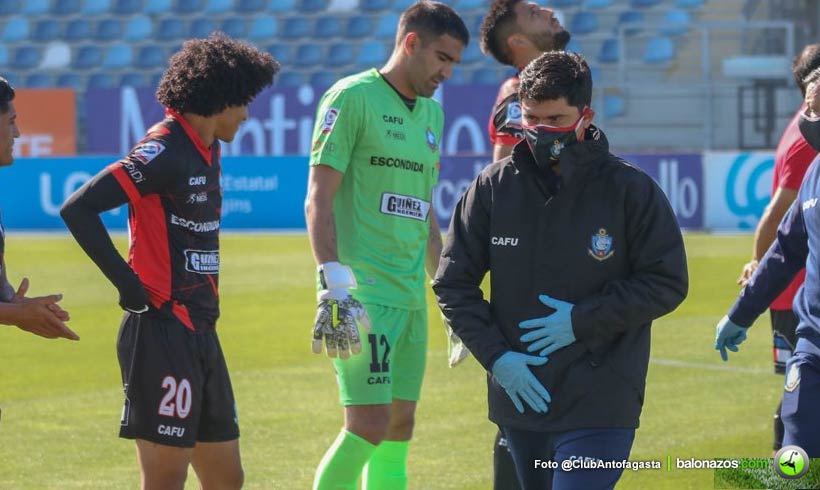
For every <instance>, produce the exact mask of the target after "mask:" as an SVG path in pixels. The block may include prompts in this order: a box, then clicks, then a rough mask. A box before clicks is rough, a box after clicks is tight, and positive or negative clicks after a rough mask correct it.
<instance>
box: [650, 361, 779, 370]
mask: <svg viewBox="0 0 820 490" xmlns="http://www.w3.org/2000/svg"><path fill="white" fill-rule="evenodd" d="M649 362H650V363H652V364H659V365H661V366H670V367H681V368H695V369H710V370H712V371H728V372H732V373H748V374H772V371H771V370H769V369H760V368H744V367H737V366H729V365H726V366H722V365H717V364H703V363H699V362H687V361H677V360H675V359H658V358H656V357H653V358H651V359H650V360H649Z"/></svg>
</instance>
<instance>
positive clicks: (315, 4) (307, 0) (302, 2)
mask: <svg viewBox="0 0 820 490" xmlns="http://www.w3.org/2000/svg"><path fill="white" fill-rule="evenodd" d="M326 8H327V0H299V5H298V6H297V7H296V9H297V11H298V12H308V13H309V12H320V11H322V10H325V9H326Z"/></svg>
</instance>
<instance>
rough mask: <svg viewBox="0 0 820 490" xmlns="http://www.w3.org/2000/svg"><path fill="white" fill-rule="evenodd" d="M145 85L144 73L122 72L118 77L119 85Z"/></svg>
mask: <svg viewBox="0 0 820 490" xmlns="http://www.w3.org/2000/svg"><path fill="white" fill-rule="evenodd" d="M145 85H146V80H145V75H144V74H142V73H138V72H127V73H123V74H122V77H121V78H120V87H144V86H145Z"/></svg>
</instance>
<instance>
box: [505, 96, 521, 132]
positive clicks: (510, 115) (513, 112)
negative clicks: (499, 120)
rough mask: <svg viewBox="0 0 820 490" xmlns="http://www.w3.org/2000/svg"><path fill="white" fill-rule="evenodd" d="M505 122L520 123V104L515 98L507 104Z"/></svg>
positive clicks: (517, 124)
mask: <svg viewBox="0 0 820 490" xmlns="http://www.w3.org/2000/svg"><path fill="white" fill-rule="evenodd" d="M507 124H513V125H516V126H520V125H521V104H520V103H519V102H518V101H517V100H515V101H510V103H509V104H508V105H507Z"/></svg>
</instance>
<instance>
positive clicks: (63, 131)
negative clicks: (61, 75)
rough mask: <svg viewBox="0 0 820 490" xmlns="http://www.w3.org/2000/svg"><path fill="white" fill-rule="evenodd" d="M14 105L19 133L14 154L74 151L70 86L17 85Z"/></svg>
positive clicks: (68, 154) (75, 138)
mask: <svg viewBox="0 0 820 490" xmlns="http://www.w3.org/2000/svg"><path fill="white" fill-rule="evenodd" d="M14 107H15V109H16V110H17V114H18V115H17V126H18V127H19V128H20V137H19V138H17V139H16V140H15V142H14V156H15V157H48V156H70V155H76V154H77V123H76V120H77V111H76V104H75V99H74V91H73V90H71V89H19V90H16V91H15V95H14Z"/></svg>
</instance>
